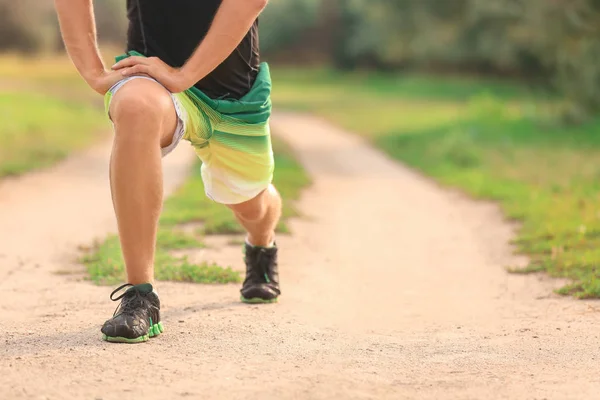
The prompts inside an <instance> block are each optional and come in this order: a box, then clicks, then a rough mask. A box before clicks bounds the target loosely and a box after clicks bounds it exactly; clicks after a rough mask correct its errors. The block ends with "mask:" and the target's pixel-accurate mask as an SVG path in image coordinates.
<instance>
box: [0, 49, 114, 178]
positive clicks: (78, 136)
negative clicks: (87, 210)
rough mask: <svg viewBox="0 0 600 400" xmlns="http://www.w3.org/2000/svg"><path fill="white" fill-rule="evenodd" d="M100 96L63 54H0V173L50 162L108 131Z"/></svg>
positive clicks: (44, 165) (49, 163) (18, 171)
mask: <svg viewBox="0 0 600 400" xmlns="http://www.w3.org/2000/svg"><path fill="white" fill-rule="evenodd" d="M98 98H99V96H98V95H95V94H94V93H93V92H92V91H91V90H90V89H89V88H87V87H86V85H85V83H84V82H83V80H82V79H81V78H80V77H79V75H78V74H77V72H76V71H75V69H74V68H73V66H72V65H71V63H70V62H69V60H68V59H67V58H66V57H51V58H37V59H36V58H32V59H25V58H22V57H17V56H10V55H3V56H2V57H0V117H2V126H1V127H0V142H1V143H2V146H0V178H1V177H3V176H10V175H19V174H22V173H24V172H28V171H31V170H35V169H39V168H44V167H47V166H50V165H52V164H54V163H56V162H58V161H60V160H62V159H63V158H65V157H66V156H67V155H68V154H70V153H71V152H73V151H76V150H79V149H82V148H84V147H86V146H88V145H90V144H91V143H92V142H93V141H95V140H96V139H97V138H98V136H99V134H100V133H101V132H104V131H108V128H109V125H108V122H107V121H106V118H105V116H104V112H103V110H102V108H101V107H98V106H97V105H93V104H92V101H93V100H96V102H97V103H99V102H98V101H97V99H98ZM81 100H84V101H81Z"/></svg>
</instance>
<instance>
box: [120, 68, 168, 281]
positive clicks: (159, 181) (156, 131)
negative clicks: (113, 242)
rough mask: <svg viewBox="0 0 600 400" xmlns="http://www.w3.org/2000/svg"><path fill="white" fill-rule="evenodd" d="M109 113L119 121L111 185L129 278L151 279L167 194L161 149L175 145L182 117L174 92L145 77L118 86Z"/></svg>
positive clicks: (135, 279) (136, 279)
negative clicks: (177, 108)
mask: <svg viewBox="0 0 600 400" xmlns="http://www.w3.org/2000/svg"><path fill="white" fill-rule="evenodd" d="M110 115H111V119H112V120H113V122H114V125H115V139H114V146H113V151H112V156H111V162H110V178H111V179H110V184H111V192H112V198H113V204H114V208H115V213H116V216H117V222H118V227H119V237H120V241H121V246H122V248H123V257H124V259H125V265H126V268H127V281H128V283H131V284H134V285H136V284H141V283H152V282H153V281H154V251H155V245H156V232H157V226H158V218H159V215H160V211H161V208H162V198H163V177H162V164H161V147H165V146H168V145H169V144H170V143H171V140H172V137H173V133H174V131H175V129H176V126H177V115H176V112H175V108H174V105H173V101H172V99H171V96H170V94H169V93H168V92H167V91H166V90H165V89H164V88H163V87H162V86H160V85H159V84H158V83H156V82H152V81H149V80H146V79H135V80H132V81H130V82H128V83H126V84H125V85H124V86H123V87H122V88H121V89H119V91H117V93H115V95H114V97H113V99H112V101H111V105H110Z"/></svg>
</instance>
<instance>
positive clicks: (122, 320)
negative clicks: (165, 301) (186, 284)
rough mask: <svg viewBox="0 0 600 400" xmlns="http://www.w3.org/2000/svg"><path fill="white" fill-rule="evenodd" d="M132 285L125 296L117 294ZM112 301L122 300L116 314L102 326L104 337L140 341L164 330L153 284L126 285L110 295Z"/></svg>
mask: <svg viewBox="0 0 600 400" xmlns="http://www.w3.org/2000/svg"><path fill="white" fill-rule="evenodd" d="M126 287H129V289H127V291H126V292H125V293H123V294H122V295H121V296H119V297H116V298H113V296H114V295H115V293H118V292H119V291H120V290H122V289H124V288H126ZM110 299H111V300H112V301H118V300H121V304H120V305H119V307H117V309H116V310H115V313H114V316H113V317H112V318H111V319H109V320H108V321H106V322H105V323H104V325H103V326H102V329H101V331H102V334H103V336H102V338H103V339H104V340H106V341H107V342H118V343H140V342H146V341H148V339H149V338H151V337H153V336H158V335H160V334H161V333H162V332H163V327H162V323H161V322H160V300H159V299H158V295H157V294H156V293H155V292H154V291H153V289H152V285H151V284H149V283H144V284H141V285H132V284H129V283H128V284H125V285H123V286H120V287H118V288H117V289H116V290H115V291H113V292H112V293H111V295H110Z"/></svg>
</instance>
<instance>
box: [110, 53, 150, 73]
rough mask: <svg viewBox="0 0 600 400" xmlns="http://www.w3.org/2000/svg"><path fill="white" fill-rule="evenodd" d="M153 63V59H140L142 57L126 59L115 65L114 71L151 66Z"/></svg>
mask: <svg viewBox="0 0 600 400" xmlns="http://www.w3.org/2000/svg"><path fill="white" fill-rule="evenodd" d="M153 61H154V60H153V59H151V58H146V57H140V56H131V57H127V58H124V59H123V60H121V61H119V62H118V63H116V64H115V65H113V66H112V69H113V70H117V69H122V68H128V67H133V66H134V65H139V64H143V65H149V64H151V63H152V62H153Z"/></svg>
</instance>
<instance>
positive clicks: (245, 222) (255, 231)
mask: <svg viewBox="0 0 600 400" xmlns="http://www.w3.org/2000/svg"><path fill="white" fill-rule="evenodd" d="M229 208H231V209H232V211H233V212H234V214H235V216H236V218H237V220H238V221H239V222H240V224H242V226H243V227H244V228H245V229H246V231H247V232H248V242H249V244H251V245H253V246H260V247H268V246H269V245H271V244H272V242H273V240H274V237H275V228H276V227H277V223H278V222H279V219H280V218H281V197H280V196H279V193H278V192H277V190H276V189H275V186H273V185H269V188H268V189H267V190H265V191H263V192H262V193H261V194H259V195H258V196H256V197H255V198H253V199H252V200H249V201H246V202H244V203H241V204H236V205H230V206H229Z"/></svg>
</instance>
